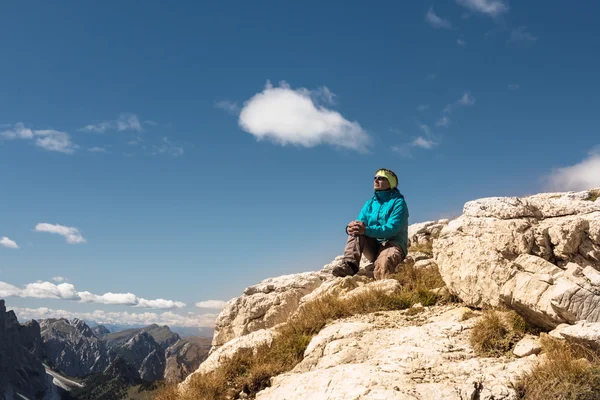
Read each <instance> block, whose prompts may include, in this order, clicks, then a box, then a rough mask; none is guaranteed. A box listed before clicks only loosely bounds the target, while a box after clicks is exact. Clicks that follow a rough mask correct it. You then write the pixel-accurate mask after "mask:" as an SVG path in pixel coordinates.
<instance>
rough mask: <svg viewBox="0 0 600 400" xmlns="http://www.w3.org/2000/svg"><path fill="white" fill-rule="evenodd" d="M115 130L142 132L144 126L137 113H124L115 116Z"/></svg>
mask: <svg viewBox="0 0 600 400" xmlns="http://www.w3.org/2000/svg"><path fill="white" fill-rule="evenodd" d="M117 130H118V131H136V132H142V131H143V130H144V128H142V124H141V122H140V119H139V118H138V116H137V115H135V114H127V113H124V114H121V115H119V118H117Z"/></svg>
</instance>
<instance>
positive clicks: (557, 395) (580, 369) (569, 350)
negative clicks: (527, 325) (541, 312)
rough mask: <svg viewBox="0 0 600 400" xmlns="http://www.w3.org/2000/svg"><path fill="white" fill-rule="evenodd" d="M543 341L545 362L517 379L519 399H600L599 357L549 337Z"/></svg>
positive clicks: (543, 337) (544, 336)
mask: <svg viewBox="0 0 600 400" xmlns="http://www.w3.org/2000/svg"><path fill="white" fill-rule="evenodd" d="M541 341H542V348H543V351H544V353H545V355H546V359H545V360H544V361H542V362H541V363H539V364H537V365H536V366H535V367H533V369H532V370H531V371H529V372H527V373H525V374H523V375H521V376H520V377H519V378H518V379H517V381H516V383H515V385H514V386H515V389H516V391H517V394H518V395H519V398H520V399H523V400H545V399H556V400H598V399H600V362H599V361H600V360H599V357H598V354H597V353H595V352H594V351H592V350H591V349H588V348H586V347H584V346H582V345H574V344H569V343H567V342H566V341H563V340H559V339H554V338H552V337H550V336H548V335H542V338H541Z"/></svg>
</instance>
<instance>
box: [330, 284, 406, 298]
mask: <svg viewBox="0 0 600 400" xmlns="http://www.w3.org/2000/svg"><path fill="white" fill-rule="evenodd" d="M401 289H402V285H401V284H400V282H398V281H397V280H395V279H382V280H379V281H372V282H369V283H367V284H366V285H362V286H359V287H357V288H356V289H354V290H352V291H349V292H348V293H346V294H344V295H342V296H340V298H341V299H344V300H349V299H352V298H354V297H357V296H361V295H363V294H366V293H368V292H370V291H377V292H382V293H384V294H387V295H391V294H394V293H396V292H399V291H400V290H401Z"/></svg>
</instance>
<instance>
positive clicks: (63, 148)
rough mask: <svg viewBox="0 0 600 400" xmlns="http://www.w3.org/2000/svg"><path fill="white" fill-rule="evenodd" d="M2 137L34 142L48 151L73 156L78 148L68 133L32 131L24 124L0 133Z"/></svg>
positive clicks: (44, 130) (18, 124)
mask: <svg viewBox="0 0 600 400" xmlns="http://www.w3.org/2000/svg"><path fill="white" fill-rule="evenodd" d="M0 137H2V138H4V139H6V140H15V139H23V140H33V141H34V143H35V145H36V146H38V147H41V148H43V149H45V150H48V151H58V152H60V153H67V154H71V153H73V152H74V151H75V149H77V146H76V145H75V144H73V142H71V137H70V136H69V134H68V133H65V132H60V131H55V130H53V129H43V130H37V129H30V128H26V127H25V125H24V124H23V123H22V122H17V123H16V124H15V125H14V126H12V127H11V128H10V129H8V130H5V131H3V132H0Z"/></svg>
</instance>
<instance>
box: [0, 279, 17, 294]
mask: <svg viewBox="0 0 600 400" xmlns="http://www.w3.org/2000/svg"><path fill="white" fill-rule="evenodd" d="M20 293H21V289H19V288H18V287H16V286H14V285H11V284H10V283H6V282H2V281H0V297H11V296H18V295H19V294H20Z"/></svg>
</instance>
